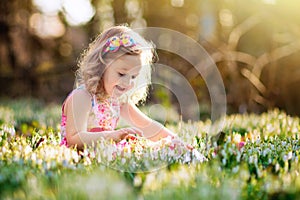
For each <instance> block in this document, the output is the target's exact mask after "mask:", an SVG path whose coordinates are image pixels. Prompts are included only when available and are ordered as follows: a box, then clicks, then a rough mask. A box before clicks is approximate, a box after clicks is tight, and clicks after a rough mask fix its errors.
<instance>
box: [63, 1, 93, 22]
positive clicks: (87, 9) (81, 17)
mask: <svg viewBox="0 0 300 200" xmlns="http://www.w3.org/2000/svg"><path fill="white" fill-rule="evenodd" d="M63 7H64V9H65V12H66V19H67V21H68V23H69V24H70V25H73V26H78V25H81V24H85V23H87V22H88V21H90V20H91V19H92V17H93V16H94V15H95V9H94V7H93V6H92V4H91V2H90V1H89V0H64V2H63Z"/></svg>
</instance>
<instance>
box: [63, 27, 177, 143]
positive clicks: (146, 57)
mask: <svg viewBox="0 0 300 200" xmlns="http://www.w3.org/2000/svg"><path fill="white" fill-rule="evenodd" d="M154 58H155V52H154V47H153V45H152V44H151V43H149V42H147V41H146V40H145V39H144V38H142V37H141V36H140V35H139V34H138V33H136V32H134V31H132V30H131V29H130V28H128V27H126V26H115V27H112V28H110V29H108V30H106V31H104V32H103V33H102V34H100V35H99V37H97V38H96V39H95V40H94V41H93V42H92V43H91V44H90V46H89V47H88V49H87V50H86V51H85V52H84V54H83V56H82V57H81V60H80V62H79V69H78V71H77V80H78V83H79V84H78V87H77V88H76V89H74V90H73V91H72V92H71V94H70V95H69V96H68V97H67V99H66V100H65V102H64V103H63V106H62V123H61V134H62V141H61V144H62V145H66V146H77V148H83V145H84V144H86V145H91V144H92V143H95V142H96V141H97V140H99V139H101V138H105V139H112V140H114V141H116V142H118V141H120V140H122V139H124V138H126V137H128V136H130V137H133V135H139V136H143V137H146V138H148V139H150V140H152V141H158V140H160V139H162V138H167V137H171V138H174V137H175V134H174V133H172V132H171V131H170V130H168V129H167V128H165V127H164V126H163V125H161V124H159V123H158V122H156V121H154V120H152V119H150V118H148V117H147V116H146V115H144V114H143V113H142V112H141V111H140V110H139V109H138V108H137V107H136V104H137V103H138V102H140V101H143V100H145V98H146V96H147V87H148V85H149V84H150V78H151V64H152V63H153V61H154ZM119 117H122V118H124V119H125V120H126V121H127V122H128V123H129V124H131V126H132V127H128V128H122V129H118V130H115V128H116V126H117V122H118V120H119Z"/></svg>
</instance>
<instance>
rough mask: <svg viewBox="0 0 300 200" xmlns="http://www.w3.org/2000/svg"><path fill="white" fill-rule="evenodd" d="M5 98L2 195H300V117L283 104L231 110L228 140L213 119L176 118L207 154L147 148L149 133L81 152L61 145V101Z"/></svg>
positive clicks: (0, 141) (0, 118) (0, 119)
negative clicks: (213, 132)
mask: <svg viewBox="0 0 300 200" xmlns="http://www.w3.org/2000/svg"><path fill="white" fill-rule="evenodd" d="M0 105H1V106H0V198H1V199H44V198H47V199H57V198H59V199H120V198H122V199H137V198H139V199H168V198H173V199H186V198H187V199H298V198H299V197H300V177H299V172H300V165H299V152H300V151H299V148H300V143H299V130H300V122H299V118H297V117H291V116H288V115H287V114H285V113H284V112H282V111H279V110H276V109H275V110H272V111H269V112H267V113H262V114H261V115H255V114H244V115H238V114H237V115H230V116H227V117H226V118H225V121H224V122H225V123H224V127H223V128H222V130H223V132H224V135H223V136H224V137H223V139H222V141H220V140H219V141H218V140H217V139H215V140H214V139H213V138H212V137H211V136H210V135H208V134H207V132H208V130H209V128H210V126H211V123H210V121H209V120H207V121H199V122H194V123H191V122H189V123H184V122H178V123H172V124H170V125H169V126H168V127H169V128H170V129H172V130H173V131H174V132H176V133H178V135H179V136H180V137H181V138H182V139H183V140H184V141H186V142H189V143H191V144H192V145H193V146H194V147H195V149H196V150H197V151H198V152H199V153H201V154H202V155H203V156H205V157H206V158H207V160H206V161H200V160H199V159H196V154H188V153H186V152H182V151H180V150H178V151H175V150H174V151H171V150H170V148H169V146H161V148H160V149H159V150H158V151H155V150H153V149H151V148H142V150H140V148H139V147H140V146H139V145H144V144H145V143H146V142H145V141H140V143H129V144H128V145H129V146H130V150H131V151H130V154H117V155H119V156H117V157H112V158H111V159H108V158H109V156H110V155H112V154H113V153H114V152H115V150H116V149H114V148H115V146H114V144H112V143H110V142H107V141H102V142H101V143H98V146H97V148H93V149H92V148H86V149H85V150H84V151H82V152H80V153H78V151H77V150H76V149H70V148H66V147H61V146H59V141H60V134H59V121H60V106H57V105H48V106H47V105H43V104H42V103H40V102H39V101H35V100H30V99H25V100H19V101H12V100H10V101H8V100H5V101H1V103H0ZM123 151H124V149H123ZM124 152H125V151H124ZM174 152H175V153H174ZM155 154H157V158H156V157H153V155H155ZM124 155H125V156H124ZM187 156H188V157H187ZM189 156H190V157H189ZM161 163H163V164H165V165H161V166H160V165H159V164H161ZM112 166H114V167H113V168H112ZM116 166H118V167H121V168H117V169H119V170H115V169H116ZM147 166H148V167H149V166H151V167H152V168H151V169H152V170H145V169H146V168H147ZM157 166H158V167H157ZM163 166H166V167H163ZM134 167H135V168H134ZM139 167H140V168H139ZM122 169H123V170H122ZM124 169H126V170H124ZM136 169H144V171H140V172H139V173H136Z"/></svg>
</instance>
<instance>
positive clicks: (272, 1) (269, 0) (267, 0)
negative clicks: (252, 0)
mask: <svg viewBox="0 0 300 200" xmlns="http://www.w3.org/2000/svg"><path fill="white" fill-rule="evenodd" d="M262 1H263V2H264V3H265V4H272V5H275V4H276V3H277V0H262Z"/></svg>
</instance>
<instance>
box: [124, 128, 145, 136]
mask: <svg viewBox="0 0 300 200" xmlns="http://www.w3.org/2000/svg"><path fill="white" fill-rule="evenodd" d="M127 129H128V131H129V132H130V133H131V134H138V135H139V136H143V132H142V131H141V130H140V129H138V128H135V127H131V128H127Z"/></svg>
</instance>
